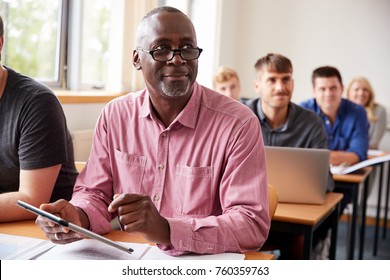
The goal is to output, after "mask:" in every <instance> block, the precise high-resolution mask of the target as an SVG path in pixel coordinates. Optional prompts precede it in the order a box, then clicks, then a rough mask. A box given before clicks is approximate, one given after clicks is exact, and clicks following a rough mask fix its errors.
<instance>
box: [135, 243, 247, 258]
mask: <svg viewBox="0 0 390 280" xmlns="http://www.w3.org/2000/svg"><path fill="white" fill-rule="evenodd" d="M244 258H245V255H244V254H236V253H223V254H213V255H196V254H189V255H182V256H177V257H173V256H169V255H167V254H165V253H164V252H163V251H161V250H160V249H159V248H158V247H156V246H151V248H150V249H149V250H148V251H147V252H146V254H145V255H144V256H143V257H142V259H143V260H243V259H244Z"/></svg>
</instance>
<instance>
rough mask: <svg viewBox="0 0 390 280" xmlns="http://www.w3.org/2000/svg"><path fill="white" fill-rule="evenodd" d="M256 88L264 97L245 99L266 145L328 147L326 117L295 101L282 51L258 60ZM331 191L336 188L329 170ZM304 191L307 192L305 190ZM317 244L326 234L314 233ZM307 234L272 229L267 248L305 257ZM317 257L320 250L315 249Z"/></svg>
mask: <svg viewBox="0 0 390 280" xmlns="http://www.w3.org/2000/svg"><path fill="white" fill-rule="evenodd" d="M255 71H256V80H255V81H254V88H255V91H256V92H257V93H259V95H260V97H259V98H257V99H253V100H247V101H245V102H243V103H244V104H245V105H247V106H248V107H249V108H250V109H252V111H253V112H254V113H255V114H256V115H257V117H258V118H259V120H260V124H261V130H262V133H263V139H264V144H265V145H266V146H286V147H298V148H318V149H327V138H326V132H325V129H324V127H323V125H322V120H321V118H320V117H318V116H317V115H316V114H315V113H314V112H311V111H309V110H307V109H304V108H302V107H300V106H298V105H296V104H294V103H292V102H291V96H292V92H293V89H294V80H293V78H292V72H293V67H292V64H291V61H290V60H289V59H288V58H287V57H285V56H283V55H281V54H274V53H269V54H267V55H266V56H264V57H262V58H260V59H258V60H257V62H256V64H255ZM327 187H328V191H332V190H333V188H334V182H333V179H332V177H331V174H330V173H329V179H328V186H327ZM302 195H304V194H302ZM314 237H315V240H314V244H315V245H317V244H320V245H321V244H322V242H320V241H322V240H323V238H324V237H323V236H318V235H316V236H314ZM302 243H303V235H296V234H287V233H283V232H271V233H270V236H269V238H268V240H267V243H266V246H265V248H269V246H271V247H272V248H275V246H276V247H277V248H278V249H279V250H280V252H281V256H280V258H281V259H301V258H302V257H303V255H302V253H303V251H302V250H301V248H302ZM312 255H313V258H317V255H318V254H316V251H313V253H312Z"/></svg>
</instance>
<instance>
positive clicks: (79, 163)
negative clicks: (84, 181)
mask: <svg viewBox="0 0 390 280" xmlns="http://www.w3.org/2000/svg"><path fill="white" fill-rule="evenodd" d="M74 164H75V165H76V169H77V171H78V172H79V173H80V172H81V170H83V168H84V166H85V161H75V162H74Z"/></svg>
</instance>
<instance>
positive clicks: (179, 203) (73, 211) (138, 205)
mask: <svg viewBox="0 0 390 280" xmlns="http://www.w3.org/2000/svg"><path fill="white" fill-rule="evenodd" d="M201 52H202V49H200V48H199V47H198V46H197V41H196V33H195V29H194V26H193V24H192V22H191V21H190V19H189V18H188V17H187V16H186V15H185V14H183V13H182V12H180V11H179V10H177V9H175V8H172V7H160V8H156V9H154V10H153V11H151V12H150V13H148V14H147V15H146V16H145V17H144V18H143V19H142V20H141V22H140V24H139V26H138V30H137V37H136V49H135V50H134V51H133V65H134V67H135V68H136V69H137V70H141V71H142V74H143V77H144V80H145V85H146V88H145V89H143V90H141V91H139V92H135V93H129V94H128V95H126V96H123V97H120V98H118V99H116V100H114V101H112V102H110V103H109V104H108V105H107V106H106V107H105V108H104V110H103V112H102V114H101V116H100V117H99V119H98V122H97V126H96V131H95V135H94V139H93V147H92V150H91V154H90V157H89V160H88V162H87V164H86V166H85V168H84V169H83V171H82V172H81V173H80V175H79V177H78V179H77V181H76V184H75V189H74V194H73V197H72V199H71V201H70V202H67V201H65V200H59V201H57V202H55V203H52V204H44V205H41V209H43V210H46V211H49V212H52V213H57V214H58V215H60V216H61V217H62V218H65V219H68V220H70V221H71V222H73V223H75V224H78V225H81V226H83V227H85V228H88V229H91V230H92V231H94V232H97V233H100V234H104V233H107V232H109V231H110V230H111V226H110V221H111V220H112V219H113V218H115V217H117V216H119V222H120V225H121V227H122V229H123V230H125V231H127V232H130V233H131V232H139V233H141V234H142V235H143V236H144V237H145V239H146V240H147V241H149V242H153V243H156V244H157V246H159V248H160V249H162V250H164V251H165V252H166V253H168V254H171V255H181V254H185V253H188V252H195V253H200V254H205V253H207V254H215V253H222V252H245V251H253V250H258V249H259V248H260V247H261V246H262V244H263V243H264V241H265V239H266V238H267V235H268V231H269V227H270V219H269V211H268V209H269V208H268V207H269V205H268V186H267V173H266V167H265V155H264V148H263V140H262V137H261V129H260V125H259V122H258V120H257V118H256V116H255V115H254V114H253V113H252V112H251V111H250V110H249V109H248V108H246V107H245V106H243V105H242V104H240V103H238V102H236V101H234V100H232V99H230V98H228V97H226V96H223V95H221V94H218V93H216V92H215V91H212V90H210V89H207V88H205V87H203V86H201V85H199V84H198V83H197V82H196V81H195V79H196V76H197V70H198V57H199V56H200V54H201ZM36 222H37V224H38V225H39V226H40V227H41V228H42V230H43V231H44V232H45V233H46V236H47V237H48V238H49V239H51V240H52V241H53V242H55V243H59V244H65V243H69V242H72V241H75V240H78V239H80V238H82V236H79V235H78V234H76V233H74V232H71V231H69V230H68V229H66V228H62V227H59V226H56V225H54V224H52V223H50V222H48V221H47V220H46V219H45V218H42V217H38V218H37V221H36Z"/></svg>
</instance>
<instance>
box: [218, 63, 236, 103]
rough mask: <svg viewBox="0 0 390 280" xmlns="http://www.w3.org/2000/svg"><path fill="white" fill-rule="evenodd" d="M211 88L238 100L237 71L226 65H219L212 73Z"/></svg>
mask: <svg viewBox="0 0 390 280" xmlns="http://www.w3.org/2000/svg"><path fill="white" fill-rule="evenodd" d="M213 89H214V90H215V91H218V92H219V93H222V94H223V95H226V96H228V97H230V98H233V99H234V100H237V101H239V100H240V95H241V86H240V78H239V77H238V74H237V71H236V70H234V69H233V68H230V67H227V66H221V67H220V68H219V69H218V71H217V72H216V73H215V74H214V77H213Z"/></svg>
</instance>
